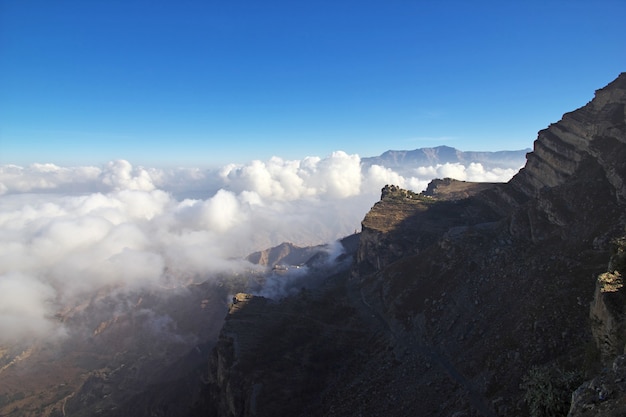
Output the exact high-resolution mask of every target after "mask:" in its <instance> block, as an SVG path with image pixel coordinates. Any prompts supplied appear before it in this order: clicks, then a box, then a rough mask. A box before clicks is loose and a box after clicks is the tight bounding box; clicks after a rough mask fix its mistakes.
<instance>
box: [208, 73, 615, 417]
mask: <svg viewBox="0 0 626 417" xmlns="http://www.w3.org/2000/svg"><path fill="white" fill-rule="evenodd" d="M625 106H626V74H621V75H620V76H619V77H618V79H616V80H615V81H614V82H612V83H611V84H609V85H608V86H607V87H605V88H603V89H601V90H598V91H597V92H596V95H595V98H594V100H592V101H591V102H590V103H588V104H587V105H586V106H584V107H582V108H581V109H578V110H576V111H574V112H571V113H567V114H565V115H564V116H563V119H562V120H561V121H559V122H558V123H555V124H553V125H551V126H550V127H548V128H547V129H545V130H542V131H540V132H539V134H538V137H537V140H536V141H535V145H534V150H533V152H532V153H530V154H528V157H527V158H528V160H527V164H526V166H525V167H524V168H523V169H522V170H521V171H520V172H519V173H518V174H517V175H516V176H515V177H514V178H513V179H512V180H511V181H510V182H509V183H507V184H471V183H462V182H458V181H452V180H443V181H435V182H433V183H432V184H431V186H430V187H429V188H428V190H427V192H425V193H423V194H419V195H418V194H414V193H411V192H409V191H406V190H401V189H399V188H397V187H393V186H389V187H385V189H383V193H382V196H381V201H380V202H378V203H376V205H375V206H374V207H373V208H372V209H371V211H370V212H369V213H368V214H367V215H366V217H365V219H364V220H363V227H362V232H361V236H360V243H359V247H358V249H357V251H356V253H355V255H354V257H355V263H354V266H353V267H352V269H351V272H350V273H347V272H345V273H339V274H337V275H335V276H331V277H328V278H327V280H326V285H325V286H323V287H321V288H319V289H317V290H316V291H314V292H306V291H302V292H301V293H300V294H298V295H296V296H292V297H287V298H285V299H283V300H280V301H271V300H268V299H263V298H258V297H254V296H249V295H238V296H237V298H236V300H235V301H236V302H235V303H234V304H233V305H232V306H231V309H230V312H229V314H228V316H227V318H226V322H225V325H224V328H223V329H222V332H221V334H220V339H219V341H218V344H217V347H216V349H215V350H214V352H213V357H212V360H211V366H210V377H211V384H210V386H211V392H212V394H211V403H213V404H215V408H214V409H213V410H212V415H217V416H270V415H301V416H322V415H324V416H339V415H341V416H359V415H367V416H375V415H381V416H382V415H385V416H409V415H411V416H442V415H443V416H455V417H461V416H526V415H529V414H530V412H531V411H532V407H535V406H536V405H537V404H536V401H535V399H536V398H535V397H533V395H534V393H535V391H533V390H535V389H536V388H537V387H536V386H534V385H533V384H534V382H533V381H534V380H533V379H532V378H530V377H529V375H531V376H532V375H535V374H538V371H537V372H535V373H534V374H532V373H530V370H531V369H539V370H542V369H546V370H550V372H552V374H554V375H557V374H558V375H566V374H567V375H569V374H570V373H571V374H572V375H573V374H576V375H580V376H584V375H586V376H588V377H591V376H592V375H593V373H594V372H596V371H597V369H598V367H599V366H600V365H601V363H602V360H604V361H605V362H607V361H610V360H612V358H610V356H611V355H615V354H616V353H621V352H623V349H624V336H623V327H621V326H623V325H621V324H620V323H623V313H624V304H623V302H622V301H621V300H623V298H624V297H623V294H622V293H621V286H620V285H621V281H619V277H620V274H621V273H624V272H626V271H622V269H623V265H622V264H620V263H619V262H618V263H616V262H612V263H610V262H609V260H610V259H613V258H612V256H613V255H611V253H614V252H615V249H614V248H615V242H617V241H619V239H620V238H623V236H624V235H625V229H624V226H625V224H626V216H625V214H626V210H625V209H626V115H625V110H624V109H625ZM612 251H613V252H612ZM616 265H617V266H616ZM620 265H621V266H620ZM620 268H621V269H620ZM606 273H608V274H610V277H612V278H611V279H610V280H609V279H608V278H606V277H607V275H605V274H606ZM599 276H604V277H605V279H604V282H605V283H606V281H607V280H608V281H610V282H609V284H610V285H608V287H607V286H605V287H603V288H613V289H615V291H613V292H612V293H611V294H613V295H615V294H620V295H619V296H618V297H617V298H618V301H617V302H615V301H613V303H608V304H610V305H611V308H604V309H602V308H596V309H595V310H592V317H593V319H590V303H591V302H592V300H593V301H594V304H596V305H597V304H598V303H599V302H600V301H598V300H599V298H598V297H605V298H606V297H607V295H606V292H602V291H599V293H598V292H597V291H596V289H597V288H598V285H600V284H599V282H601V281H602V280H600V281H598V277H599ZM616 277H617V278H616ZM614 293H615V294H614ZM598 294H600V295H598ZM620 297H621V298H620ZM613 298H615V297H613ZM620 303H621V304H620ZM605 304H607V303H605ZM594 311H595V313H593V312H594ZM593 314H595V315H593ZM286 317H288V318H289V319H288V320H287V319H286ZM592 327H593V328H594V333H593V334H592ZM620 332H621V333H620ZM243 340H246V342H245V343H243V342H242V341H243ZM607 340H608V341H609V343H610V346H611V347H612V350H607V348H606V344H607V342H606V341H607ZM318 352H319V353H320V355H317V353H318ZM553 370H554V372H553ZM533 372H534V371H533ZM529 381H530V382H529ZM581 381H582V380H580V381H578V382H579V383H580V382H581ZM549 382H551V383H554V384H556V382H557V381H556V379H555V380H554V381H549ZM591 386H593V385H591ZM522 387H525V388H524V389H522ZM567 389H570V388H567ZM581 389H583V388H581ZM572 390H573V388H572ZM565 391H567V390H565ZM570 392H571V390H570V391H567V392H566V396H565V400H563V401H564V404H565V405H563V404H557V406H558V407H561V408H559V410H560V411H559V412H560V413H563V412H565V413H566V412H567V408H568V407H569V393H570ZM594 392H595V391H594ZM620 392H621V393H620ZM525 394H526V400H527V401H524V395H525ZM594 395H596V396H595V397H593V398H591V400H589V401H588V402H587V403H585V406H586V407H587V408H586V409H594V407H596V408H597V407H600V406H602V404H609V403H608V402H607V401H612V399H615V398H618V399H619V398H623V395H624V394H623V391H616V390H613V391H611V393H610V394H606V395H604V396H603V397H602V398H600V397H598V396H597V395H598V394H594ZM583 397H584V396H579V398H580V399H581V400H580V403H581V404H582V403H584V401H585V399H584V398H583ZM537 401H539V400H537ZM542 401H543V400H542ZM553 401H555V403H556V400H553ZM559 401H561V400H560V399H559ZM600 403H602V404H600ZM539 406H543V405H541V404H540V405H539ZM548 406H552V404H549V405H548ZM555 407H556V406H555ZM563 407H565V408H563ZM597 409H598V410H599V408H597ZM563 410H564V411H563ZM572 413H576V410H572ZM572 415H574V414H572ZM606 415H610V414H606Z"/></svg>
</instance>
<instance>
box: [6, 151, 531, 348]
mask: <svg viewBox="0 0 626 417" xmlns="http://www.w3.org/2000/svg"><path fill="white" fill-rule="evenodd" d="M518 169H519V167H512V168H510V169H502V168H493V169H489V168H488V167H484V166H482V165H481V164H476V163H472V164H469V165H467V166H464V165H460V164H442V165H437V166H428V167H419V168H415V169H413V170H412V171H411V173H412V175H411V176H406V173H405V175H404V176H403V175H400V174H399V173H397V172H394V171H393V170H391V169H389V168H386V167H383V166H379V165H373V166H371V167H367V168H365V167H364V166H362V164H361V160H360V157H359V156H358V155H349V154H346V153H345V152H341V151H338V152H334V153H333V154H331V155H329V156H327V157H325V158H319V157H307V158H304V159H302V160H284V159H281V158H278V157H274V158H271V159H270V160H268V161H259V160H255V161H251V162H249V163H247V164H244V165H235V164H230V165H226V166H224V167H222V168H221V169H217V170H201V169H194V168H178V169H171V168H170V169H160V168H149V167H141V166H133V165H132V164H131V163H130V162H128V161H124V160H117V161H111V162H108V163H107V164H105V165H104V166H101V167H94V166H79V167H60V166H57V165H54V164H32V165H29V166H25V167H22V166H16V165H5V166H1V167H0V195H1V198H0V343H6V342H12V341H15V340H21V339H29V338H30V339H33V338H40V337H46V338H54V337H58V338H62V337H63V336H64V335H65V334H66V331H67V329H65V328H64V327H63V326H64V325H63V324H61V323H59V322H58V321H56V320H54V315H55V314H56V313H57V312H58V311H59V309H61V308H63V306H66V305H68V304H72V303H75V302H76V300H78V299H80V298H82V297H85V296H86V295H89V294H93V293H95V292H98V291H100V290H102V289H104V288H116V289H117V290H118V291H136V290H141V289H146V288H148V289H149V288H154V287H157V286H158V287H166V288H173V287H176V286H182V285H187V284H189V283H193V282H202V281H205V280H207V279H211V277H213V276H215V275H216V274H219V273H236V272H243V271H247V270H254V269H255V268H257V267H256V266H254V265H251V264H249V263H248V262H246V261H244V260H243V258H244V257H245V256H246V255H248V254H249V253H251V252H253V251H256V250H260V249H265V248H268V247H271V246H274V245H277V244H279V243H281V242H284V241H289V242H292V243H294V244H297V245H299V246H308V245H317V244H321V243H327V242H333V241H335V240H336V239H338V238H341V237H343V236H346V235H349V234H352V233H354V232H355V231H358V230H360V222H361V220H362V219H363V217H364V215H365V214H366V213H367V211H368V210H369V209H370V207H371V206H372V205H373V204H374V203H375V202H376V201H378V199H379V197H380V189H381V188H382V187H383V186H384V185H385V184H396V185H399V186H401V187H403V188H408V189H411V190H413V191H416V192H419V191H422V190H423V189H425V187H426V186H427V184H428V183H429V181H430V180H431V179H432V178H435V177H452V178H456V179H460V180H468V181H490V182H495V181H501V182H504V181H508V180H509V179H510V178H511V177H512V176H513V175H514V174H515V173H516V172H517V171H518ZM270 282H273V281H270ZM273 285H277V284H276V283H275V282H274V283H273ZM268 290H269V289H268Z"/></svg>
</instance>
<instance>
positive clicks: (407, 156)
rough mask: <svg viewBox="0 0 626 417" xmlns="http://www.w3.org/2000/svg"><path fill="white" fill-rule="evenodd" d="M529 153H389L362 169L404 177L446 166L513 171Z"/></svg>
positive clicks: (441, 148)
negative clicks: (387, 170) (384, 170)
mask: <svg viewBox="0 0 626 417" xmlns="http://www.w3.org/2000/svg"><path fill="white" fill-rule="evenodd" d="M528 152H530V149H523V150H517V151H497V152H472V151H469V152H464V151H460V150H458V149H455V148H451V147H449V146H437V147H434V148H420V149H415V150H412V151H393V150H388V151H386V152H384V153H383V154H382V155H380V156H374V157H367V158H362V159H361V162H362V164H363V166H365V167H369V166H372V165H381V166H384V167H387V168H391V169H393V170H395V171H397V172H401V173H405V172H406V171H407V170H412V169H415V168H417V167H424V166H436V165H439V164H441V165H443V164H455V163H459V164H463V165H469V164H470V163H480V164H482V165H483V166H484V167H485V168H489V169H493V168H514V169H517V168H519V167H520V166H522V165H523V164H524V161H525V157H526V153H528Z"/></svg>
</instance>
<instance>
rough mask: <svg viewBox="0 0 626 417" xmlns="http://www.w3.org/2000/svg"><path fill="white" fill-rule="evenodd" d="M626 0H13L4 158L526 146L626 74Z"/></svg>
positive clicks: (155, 161)
mask: <svg viewBox="0 0 626 417" xmlns="http://www.w3.org/2000/svg"><path fill="white" fill-rule="evenodd" d="M625 17H626V1H624V0H612V1H611V0H596V1H587V0H585V1H582V0H564V1H551V0H542V1H534V0H533V1H504V0H498V1H465V0H464V1H445V0H444V1H435V0H432V1H400V0H388V1H375V2H374V1H367V0H360V1H340V0H334V1H325V0H316V1H292V0H289V1H274V0H267V1H238V0H228V1H226V0H220V1H211V0H205V1H185V0H182V1H174V0H170V1H159V0H155V1H133V0H77V1H69V0H55V1H50V0H45V1H34V0H33V1H31V0H0V164H7V163H14V164H21V165H24V164H28V163H31V162H54V163H57V164H62V165H68V164H69V165H82V164H100V163H103V162H106V161H108V160H111V159H119V158H124V159H128V160H129V161H131V162H132V163H135V164H143V165H153V166H162V165H195V166H210V165H220V164H225V163H228V162H245V161H248V160H251V159H267V158H268V157H270V156H272V155H277V156H281V157H284V158H288V159H291V158H293V159H297V158H301V157H304V156H307V155H317V156H325V155H328V154H329V153H330V152H332V151H334V150H344V151H346V152H348V153H358V154H359V155H361V156H371V155H376V154H380V153H381V152H383V151H385V150H387V149H415V148H419V147H430V146H437V145H442V144H445V145H449V146H455V147H457V148H459V149H462V150H500V149H522V148H526V147H531V146H532V141H533V140H534V139H535V138H536V133H537V131H538V130H540V129H542V128H545V127H546V126H547V125H548V124H549V123H551V122H555V121H557V120H559V119H560V117H561V115H562V114H563V113H564V112H566V111H571V110H574V109H575V108H577V107H580V106H582V105H584V104H585V103H586V102H587V101H589V100H590V99H591V98H592V97H593V92H594V90H596V89H598V88H600V87H603V86H604V85H605V84H607V83H608V82H610V81H612V80H613V79H614V78H615V77H617V75H618V74H619V73H620V72H621V71H626V24H625Z"/></svg>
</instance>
